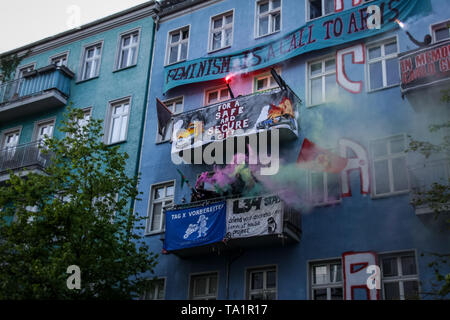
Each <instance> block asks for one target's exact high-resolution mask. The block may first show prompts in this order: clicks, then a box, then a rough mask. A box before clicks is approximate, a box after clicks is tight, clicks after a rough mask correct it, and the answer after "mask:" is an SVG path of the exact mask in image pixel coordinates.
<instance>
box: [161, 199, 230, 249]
mask: <svg viewBox="0 0 450 320" xmlns="http://www.w3.org/2000/svg"><path fill="white" fill-rule="evenodd" d="M225 221H226V203H225V202H219V203H214V204H211V205H209V206H204V207H195V208H189V209H180V210H170V211H166V237H165V240H164V249H165V250H166V251H173V250H179V249H185V248H191V247H198V246H203V245H207V244H211V243H216V242H220V241H222V240H223V239H224V237H225V231H226V226H225Z"/></svg>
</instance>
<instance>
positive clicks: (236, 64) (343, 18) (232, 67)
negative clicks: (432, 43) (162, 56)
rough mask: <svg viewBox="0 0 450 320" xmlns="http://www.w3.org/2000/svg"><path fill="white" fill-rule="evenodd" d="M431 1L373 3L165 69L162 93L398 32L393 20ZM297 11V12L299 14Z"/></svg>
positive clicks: (424, 7)
mask: <svg viewBox="0 0 450 320" xmlns="http://www.w3.org/2000/svg"><path fill="white" fill-rule="evenodd" d="M371 5H376V6H378V7H379V8H380V13H381V24H380V28H379V29H369V28H368V27H367V24H368V19H369V16H370V15H369V14H368V13H367V8H368V7H369V6H371ZM429 7H430V0H376V1H371V2H368V3H365V4H363V5H359V6H356V7H352V8H351V9H349V10H346V11H342V12H338V13H335V14H332V15H327V16H325V17H322V18H319V19H314V20H312V21H309V22H308V23H307V24H306V25H304V26H302V27H300V28H298V29H296V30H294V31H292V32H290V33H288V34H286V35H284V36H282V37H280V38H278V39H276V40H273V41H270V42H267V43H264V44H261V45H258V46H254V47H251V48H248V49H246V50H242V51H239V52H235V53H232V54H229V55H222V56H214V57H208V58H199V59H195V60H190V61H185V62H181V63H177V64H174V65H170V66H166V67H165V68H164V73H165V81H164V92H166V91H168V90H169V89H172V88H175V87H177V86H180V85H183V84H188V83H195V82H202V81H209V80H215V79H220V78H225V77H226V76H227V75H228V74H230V73H238V74H239V73H244V72H250V71H254V70H258V69H262V68H266V67H269V66H271V65H273V64H276V63H279V62H281V61H284V60H286V59H289V58H292V57H295V56H298V55H301V54H303V53H306V52H310V51H314V50H320V49H323V48H327V47H333V46H336V45H340V44H343V43H346V42H350V41H354V40H359V39H363V38H367V37H372V36H375V35H378V34H381V33H383V32H386V31H389V30H392V29H394V28H397V27H398V25H397V23H395V21H396V19H399V20H400V21H405V20H407V19H408V18H409V17H411V16H413V15H415V14H418V13H424V12H425V11H427V10H428V9H429ZM299 11H300V10H299Z"/></svg>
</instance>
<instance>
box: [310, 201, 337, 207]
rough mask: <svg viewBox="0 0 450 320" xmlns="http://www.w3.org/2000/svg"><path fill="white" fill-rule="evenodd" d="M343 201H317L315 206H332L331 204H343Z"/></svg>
mask: <svg viewBox="0 0 450 320" xmlns="http://www.w3.org/2000/svg"><path fill="white" fill-rule="evenodd" d="M341 203H342V200H337V201H329V202H322V203H317V204H313V206H314V208H324V207H330V206H334V205H337V204H341Z"/></svg>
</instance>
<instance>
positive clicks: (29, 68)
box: [18, 64, 34, 79]
mask: <svg viewBox="0 0 450 320" xmlns="http://www.w3.org/2000/svg"><path fill="white" fill-rule="evenodd" d="M33 70H34V64H31V65H28V66H25V67H21V68H20V69H19V71H18V78H19V79H20V78H23V76H24V75H25V74H26V73H27V72H31V71H33Z"/></svg>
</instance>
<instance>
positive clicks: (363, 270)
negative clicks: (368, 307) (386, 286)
mask: <svg viewBox="0 0 450 320" xmlns="http://www.w3.org/2000/svg"><path fill="white" fill-rule="evenodd" d="M342 261H343V265H344V299H345V300H355V299H367V300H378V299H379V291H378V290H377V289H376V288H372V289H369V287H368V286H367V280H368V278H369V277H370V274H368V273H367V268H368V267H369V266H372V265H377V256H376V254H375V253H373V252H346V253H344V254H342ZM360 292H363V296H360Z"/></svg>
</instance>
